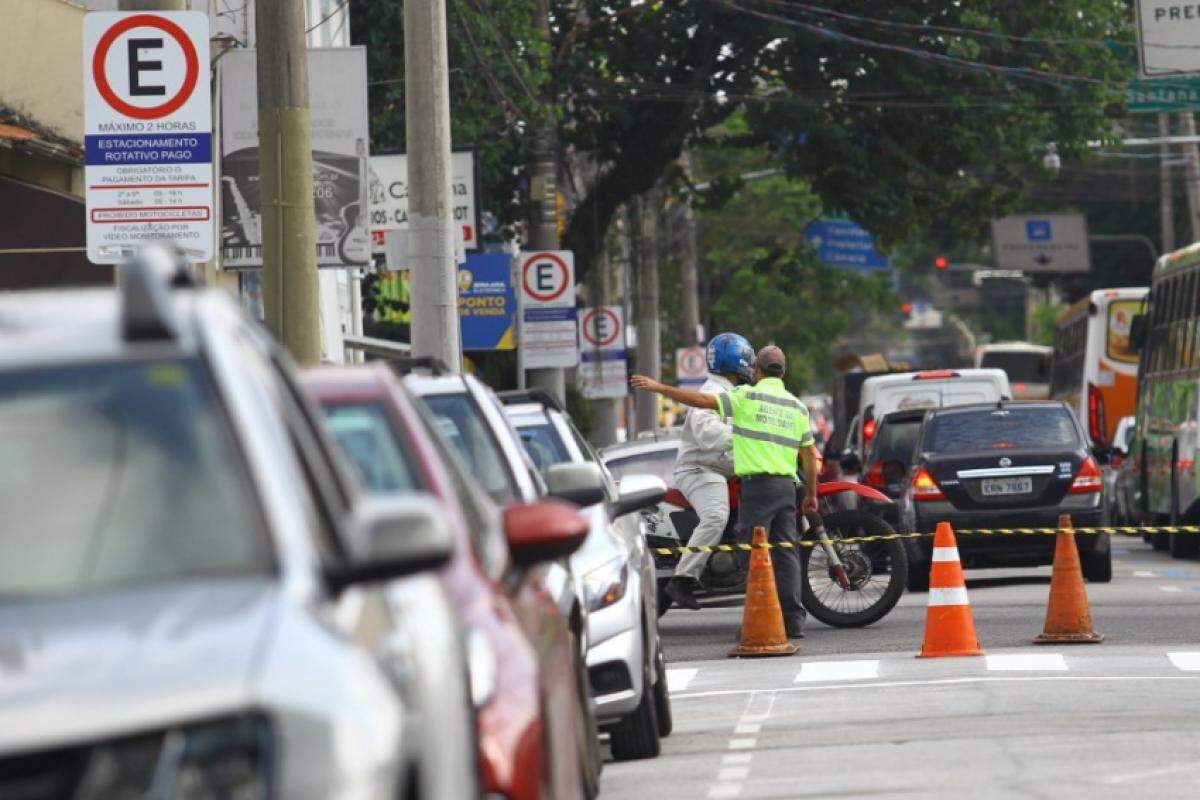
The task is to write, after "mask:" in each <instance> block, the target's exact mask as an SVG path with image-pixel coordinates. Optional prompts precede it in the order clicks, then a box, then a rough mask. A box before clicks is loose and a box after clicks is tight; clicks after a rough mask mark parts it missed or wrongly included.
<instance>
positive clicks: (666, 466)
mask: <svg viewBox="0 0 1200 800" xmlns="http://www.w3.org/2000/svg"><path fill="white" fill-rule="evenodd" d="M678 452H679V451H678V448H677V447H667V448H663V449H661V450H651V451H650V452H648V453H636V454H633V455H627V456H625V455H620V454H615V455H612V456H608V457H605V459H604V464H605V466H607V467H608V471H609V472H611V473H612V476H613V479H614V480H618V481H619V480H621V478H623V477H625V476H626V475H654V476H655V477H658V478H662V479H663V480H664V481H665V482H666V484H667V485H668V486H673V485H674V484H675V479H674V477H673V475H674V472H675V455H676V453H678Z"/></svg>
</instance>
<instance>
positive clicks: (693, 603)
mask: <svg viewBox="0 0 1200 800" xmlns="http://www.w3.org/2000/svg"><path fill="white" fill-rule="evenodd" d="M666 592H667V596H668V597H670V598H671V599H672V600H674V601H675V605H677V606H682V607H683V608H690V609H692V610H693V611H699V610H700V609H701V608H702V607H703V606H701V605H700V601H699V600H697V599H696V595H694V594H692V582H691V581H690V580H688V579H686V578H671V580H669V581H667V588H666Z"/></svg>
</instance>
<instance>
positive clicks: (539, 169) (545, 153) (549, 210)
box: [525, 0, 578, 402]
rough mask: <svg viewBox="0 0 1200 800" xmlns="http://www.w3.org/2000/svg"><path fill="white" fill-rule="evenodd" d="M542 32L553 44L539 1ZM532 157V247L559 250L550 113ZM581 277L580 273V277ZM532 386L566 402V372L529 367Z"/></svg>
mask: <svg viewBox="0 0 1200 800" xmlns="http://www.w3.org/2000/svg"><path fill="white" fill-rule="evenodd" d="M536 9H537V24H538V34H539V36H541V38H542V41H543V43H544V45H545V46H546V48H547V49H549V47H550V3H549V0H537V6H536ZM535 125H536V126H537V127H536V130H535V131H534V133H533V149H532V158H531V160H530V164H529V201H530V212H529V235H528V238H527V240H526V248H527V249H529V250H557V249H558V248H559V240H558V131H557V130H556V129H555V127H554V125H555V123H554V120H553V118H551V117H550V116H549V115H547V116H546V118H544V119H543V120H540V121H538V122H536V123H535ZM576 277H578V276H576ZM525 376H526V377H525V381H526V385H528V386H540V387H542V388H544V389H548V390H550V391H551V392H553V393H554V395H555V396H556V397H558V399H559V400H561V401H563V402H565V401H566V397H567V381H566V372H565V371H564V370H562V369H556V368H543V369H531V370H526V373H525Z"/></svg>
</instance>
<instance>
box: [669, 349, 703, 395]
mask: <svg viewBox="0 0 1200 800" xmlns="http://www.w3.org/2000/svg"><path fill="white" fill-rule="evenodd" d="M706 380H708V356H707V354H706V353H705V350H704V348H703V347H700V346H699V345H696V346H693V347H681V348H679V349H678V350H676V351H675V382H676V383H678V384H679V385H680V386H681V387H683V388H685V389H699V388H700V387H701V386H703V385H704V382H705V381H706Z"/></svg>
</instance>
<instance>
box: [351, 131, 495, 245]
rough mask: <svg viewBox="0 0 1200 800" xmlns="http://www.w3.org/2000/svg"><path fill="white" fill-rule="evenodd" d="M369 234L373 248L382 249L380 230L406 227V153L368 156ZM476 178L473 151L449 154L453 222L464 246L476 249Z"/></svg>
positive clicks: (477, 223) (381, 231) (477, 213)
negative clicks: (369, 157)
mask: <svg viewBox="0 0 1200 800" xmlns="http://www.w3.org/2000/svg"><path fill="white" fill-rule="evenodd" d="M369 169H370V184H369V194H370V197H371V222H370V226H371V236H372V240H373V242H374V245H375V252H377V253H378V252H384V244H383V232H384V231H403V230H408V156H406V155H404V154H403V153H393V154H387V155H372V156H371V159H370V166H369ZM478 183H479V181H478V179H477V175H476V172H475V153H474V151H471V150H456V151H454V152H453V153H451V154H450V197H451V200H452V202H453V204H454V209H453V212H454V225H455V231H456V234H457V236H458V241H459V242H461V243H462V249H464V250H478V249H479V205H478V203H477V201H476V196H477V188H478Z"/></svg>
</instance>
